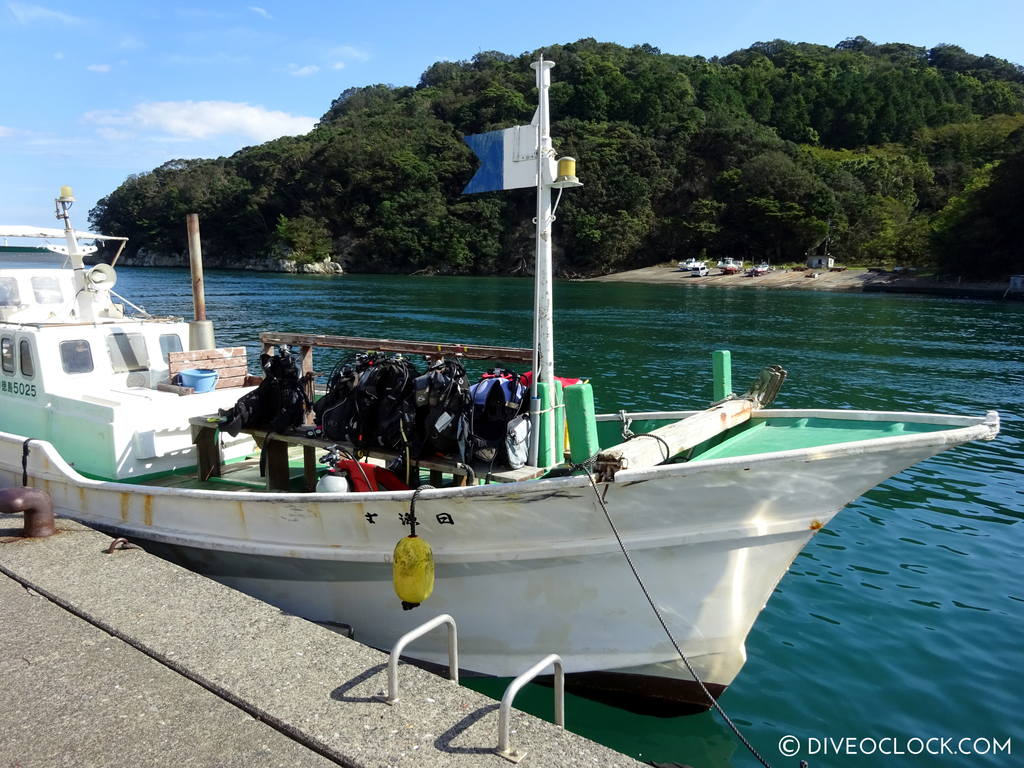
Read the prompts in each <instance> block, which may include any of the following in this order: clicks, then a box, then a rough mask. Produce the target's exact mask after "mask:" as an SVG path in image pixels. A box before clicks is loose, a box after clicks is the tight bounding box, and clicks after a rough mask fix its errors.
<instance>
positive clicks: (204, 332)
mask: <svg viewBox="0 0 1024 768" xmlns="http://www.w3.org/2000/svg"><path fill="white" fill-rule="evenodd" d="M185 228H186V229H187V230H188V263H189V267H190V268H191V270H192V306H193V307H194V308H195V320H194V321H192V322H191V323H189V324H188V347H189V349H191V350H196V349H214V348H215V347H216V346H217V344H216V342H215V341H214V338H213V323H212V322H211V321H209V320H207V319H206V291H205V289H204V287H203V246H202V243H201V241H200V237H199V214H198V213H190V214H188V215H187V216H186V217H185Z"/></svg>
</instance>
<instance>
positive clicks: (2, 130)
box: [0, 125, 14, 139]
mask: <svg viewBox="0 0 1024 768" xmlns="http://www.w3.org/2000/svg"><path fill="white" fill-rule="evenodd" d="M13 135H14V129H13V128H8V127H7V126H6V125H0V139H2V138H4V137H5V136H13Z"/></svg>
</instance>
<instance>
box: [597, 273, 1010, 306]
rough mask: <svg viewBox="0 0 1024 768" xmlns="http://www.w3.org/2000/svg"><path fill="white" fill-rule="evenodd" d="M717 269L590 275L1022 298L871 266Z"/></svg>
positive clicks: (611, 279)
mask: <svg viewBox="0 0 1024 768" xmlns="http://www.w3.org/2000/svg"><path fill="white" fill-rule="evenodd" d="M717 272H718V270H716V269H713V270H712V274H710V275H708V276H706V277H696V276H694V275H691V274H690V273H688V272H681V271H679V269H677V268H676V266H675V265H665V264H662V265H659V266H654V267H644V268H642V269H631V270H628V271H626V272H617V273H615V274H612V275H603V276H601V277H594V278H590V279H591V280H593V281H596V282H604V283H657V284H659V285H666V284H677V285H694V286H708V285H713V286H719V287H722V288H764V289H784V290H808V291H848V292H885V293H916V294H928V295H933V296H955V297H965V298H979V299H1001V298H1004V296H1005V297H1006V298H1016V299H1020V298H1022V296H1021V295H1020V294H1007V288H1008V287H1009V283H1008V281H1005V280H1001V281H991V282H967V281H960V280H955V279H953V280H937V279H935V278H930V277H915V276H913V275H907V274H905V273H899V272H886V271H882V270H873V269H872V270H869V269H844V270H843V271H841V272H830V271H828V270H824V271H823V270H812V269H808V270H804V271H798V270H792V269H779V270H774V271H772V272H769V273H768V274H765V275H760V276H759V277H750V276H748V275H745V274H739V275H721V274H717Z"/></svg>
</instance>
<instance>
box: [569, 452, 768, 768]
mask: <svg viewBox="0 0 1024 768" xmlns="http://www.w3.org/2000/svg"><path fill="white" fill-rule="evenodd" d="M637 437H643V435H637ZM651 437H653V435H651ZM596 459H597V456H596V455H595V456H591V457H590V458H589V459H587V460H586V461H584V462H582V463H580V464H572V465H570V466H571V467H572V470H573V471H574V472H577V471H579V470H585V471H586V473H587V479H588V480H590V487H591V488H593V489H594V495H595V496H596V497H597V501H598V503H599V504H600V505H601V510H602V511H603V512H604V517H605V519H606V520H607V521H608V525H609V527H610V528H611V529H612V533H613V534H615V540H616V541H617V542H618V543H619V549H621V550H622V555H623V556H624V557H625V558H626V562H627V563H628V564H629V570H631V571H632V572H633V577H634V578H635V579H636V583H637V584H639V585H640V590H641V591H642V592H643V593H644V597H646V598H647V602H648V603H650V606H651V609H652V610H653V611H654V615H655V616H656V617H657V618H658V623H659V624H661V628H662V629H663V630H665V634H666V635H667V636H668V639H669V641H670V642H671V643H672V646H673V647H674V648H675V649H676V653H678V654H679V658H681V659H682V660H683V664H685V665H686V669H687V670H688V671H689V672H690V674H691V675H692V676H693V679H694V680H695V681H696V682H697V685H699V686H700V689H701V690H702V691H703V692H704V695H705V696H707V698H708V701H710V702H711V705H712V706H713V707H714V708H715V711H716V712H718V714H719V715H721V717H722V720H724V721H725V724H726V725H728V726H729V728H731V729H732V732H733V733H734V734H736V738H738V739H739V740H740V742H741V743H742V744H743V746H745V747H746V748H747V749H748V750H750V754H752V755H753V756H754V757H756V758H757V761H758V762H759V763H761V765H763V766H764V767H765V768H771V764H770V763H768V761H767V760H765V759H764V758H763V757H761V753H760V752H758V751H757V750H756V749H755V748H754V745H753V744H751V743H750V742H749V741H748V740H747V737H746V736H744V735H743V733H742V732H741V731H740V729H739V727H737V725H736V724H735V723H734V722H733V721H732V720H731V719H730V718H729V716H728V715H727V714H725V710H724V709H722V705H721V704H719V703H718V700H717V699H716V698H715V697H714V696H712V695H711V691H709V690H708V689H707V686H706V685H704V681H703V680H701V679H700V677H699V676H698V675H697V671H696V670H695V669H694V668H693V665H691V664H690V660H689V659H688V658H686V654H684V653H683V649H682V648H680V647H679V643H677V642H676V639H675V637H673V635H672V631H671V630H670V629H669V628H668V624H666V623H665V619H664V618H663V617H662V615H661V611H660V610H658V606H657V604H656V603H655V602H654V598H653V597H651V593H650V592H648V591H647V587H646V585H645V584H644V581H643V579H642V578H640V573H639V572H638V571H637V569H636V566H635V565H633V558H631V557H630V556H629V550H627V549H626V545H625V543H624V542H623V541H622V537H621V536H620V535H619V530H618V528H616V527H615V523H614V522H613V521H612V516H611V513H610V512H609V511H608V505H607V504H605V501H604V499H603V498H601V492H600V491H599V490H598V489H597V483H595V482H594V475H593V472H592V471H591V470H590V469H589V467H588V465H590V466H593V463H594V461H595V460H596Z"/></svg>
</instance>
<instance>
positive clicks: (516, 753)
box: [494, 653, 565, 763]
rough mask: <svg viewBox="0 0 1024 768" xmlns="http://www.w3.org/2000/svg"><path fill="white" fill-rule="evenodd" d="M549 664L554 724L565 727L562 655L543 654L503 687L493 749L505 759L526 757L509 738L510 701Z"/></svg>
mask: <svg viewBox="0 0 1024 768" xmlns="http://www.w3.org/2000/svg"><path fill="white" fill-rule="evenodd" d="M551 665H554V668H555V725H557V726H558V727H559V728H565V673H564V672H563V670H562V657H561V656H559V655H558V654H557V653H552V654H549V655H547V656H545V657H544V658H543V659H541V660H540V661H538V662H537V663H536V664H534V665H533V666H532V667H530V668H529V669H528V670H526V671H525V672H523V673H522V674H521V675H519V676H518V677H517V678H516V679H515V680H513V681H512V682H511V683H509V686H508V688H506V689H505V695H504V696H502V697H501V707H500V708H499V710H498V746H497V748H496V749H495V750H494V751H495V752H496V753H497V754H499V755H501V756H502V757H504V758H505V759H506V760H511V761H512V762H513V763H518V762H519V761H520V760H522V759H523V758H524V757H526V750H517V749H513V748H512V744H511V743H510V740H509V719H510V717H511V714H512V702H513V701H514V700H515V698H516V694H517V693H519V689H520V688H522V687H523V686H524V685H526V684H527V683H528V682H530V681H531V680H533V679H534V678H535V677H537V675H539V674H540V673H541V672H543V671H544V670H545V669H547V668H548V667H549V666H551Z"/></svg>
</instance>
